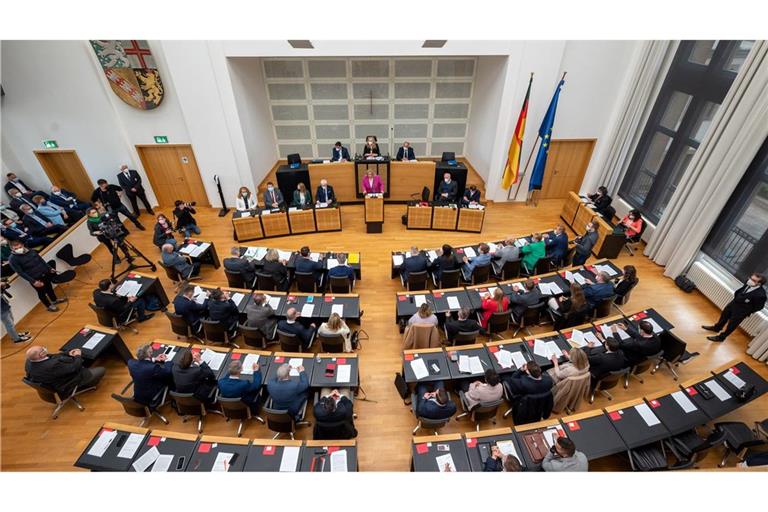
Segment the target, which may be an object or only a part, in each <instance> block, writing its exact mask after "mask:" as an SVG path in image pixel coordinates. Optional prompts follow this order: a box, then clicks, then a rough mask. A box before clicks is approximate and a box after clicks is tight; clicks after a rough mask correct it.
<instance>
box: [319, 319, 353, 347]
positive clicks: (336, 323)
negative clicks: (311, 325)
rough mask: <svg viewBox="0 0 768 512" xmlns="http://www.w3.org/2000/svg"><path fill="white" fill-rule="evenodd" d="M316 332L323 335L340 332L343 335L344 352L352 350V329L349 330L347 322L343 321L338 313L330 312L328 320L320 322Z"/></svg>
mask: <svg viewBox="0 0 768 512" xmlns="http://www.w3.org/2000/svg"><path fill="white" fill-rule="evenodd" d="M317 334H318V335H323V336H334V335H336V334H340V335H341V336H343V337H344V352H352V340H351V337H352V331H350V330H349V327H347V324H346V323H344V320H342V318H341V317H340V316H339V314H338V313H331V316H330V317H329V318H328V321H327V322H323V323H322V324H320V328H319V329H318V330H317Z"/></svg>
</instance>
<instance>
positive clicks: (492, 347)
mask: <svg viewBox="0 0 768 512" xmlns="http://www.w3.org/2000/svg"><path fill="white" fill-rule="evenodd" d="M485 347H486V348H487V349H488V353H489V354H490V355H491V356H492V357H490V358H489V359H490V361H491V364H492V365H493V369H494V370H496V373H498V374H499V375H501V374H503V373H512V372H514V371H516V370H519V369H520V368H518V367H517V366H516V365H515V363H514V362H513V363H512V366H510V367H508V368H505V367H503V366H501V365H500V364H499V360H498V356H497V355H496V354H498V353H499V351H500V350H506V351H507V352H517V353H519V354H520V355H521V356H523V358H524V359H525V362H526V363H530V362H531V361H533V356H532V355H531V353H530V352H528V344H527V343H525V340H523V339H522V338H521V339H516V340H499V341H492V342H488V343H486V344H485Z"/></svg>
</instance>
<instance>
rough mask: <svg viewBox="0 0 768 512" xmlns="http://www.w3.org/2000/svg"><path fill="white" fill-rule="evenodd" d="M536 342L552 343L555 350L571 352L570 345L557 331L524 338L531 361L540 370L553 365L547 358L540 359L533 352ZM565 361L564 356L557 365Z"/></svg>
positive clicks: (540, 357)
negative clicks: (535, 363) (536, 364)
mask: <svg viewBox="0 0 768 512" xmlns="http://www.w3.org/2000/svg"><path fill="white" fill-rule="evenodd" d="M537 340H540V341H542V342H544V343H549V342H554V343H555V345H556V346H557V348H559V349H560V351H561V352H562V351H563V350H565V351H568V350H571V344H570V343H568V341H567V340H566V339H565V338H563V337H562V336H560V333H559V332H557V331H550V332H545V333H542V334H536V335H534V336H533V337H531V338H525V342H526V344H527V348H528V352H530V354H531V356H532V357H533V360H534V361H536V362H537V363H538V364H539V366H540V367H541V369H542V370H546V369H547V368H551V367H552V366H554V365H553V364H552V361H551V360H550V359H549V357H542V356H540V355H539V354H537V353H536V352H535V346H536V341H537ZM567 361H568V359H566V357H565V356H564V355H563V356H560V357H559V358H558V360H557V362H558V363H559V364H564V363H565V362H567Z"/></svg>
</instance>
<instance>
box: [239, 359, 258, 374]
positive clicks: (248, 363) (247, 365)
mask: <svg viewBox="0 0 768 512" xmlns="http://www.w3.org/2000/svg"><path fill="white" fill-rule="evenodd" d="M258 362H259V354H247V355H246V356H245V359H243V373H244V374H247V375H253V363H258Z"/></svg>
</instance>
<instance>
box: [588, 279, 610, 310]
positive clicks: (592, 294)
mask: <svg viewBox="0 0 768 512" xmlns="http://www.w3.org/2000/svg"><path fill="white" fill-rule="evenodd" d="M595 280H596V282H595V283H593V282H592V281H591V280H589V279H587V284H586V285H585V286H584V298H585V299H587V304H589V307H591V308H596V307H597V306H598V305H599V304H600V303H601V302H602V301H604V300H605V299H608V298H611V297H613V296H614V295H615V291H614V288H613V283H612V282H611V277H610V276H609V275H608V274H607V273H605V272H598V273H597V275H596V276H595Z"/></svg>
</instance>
